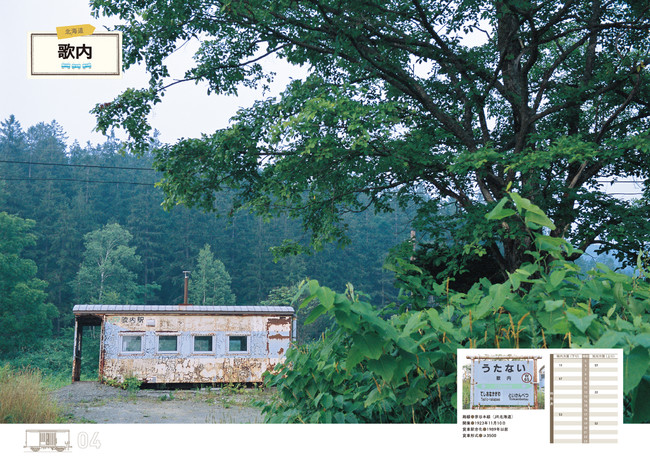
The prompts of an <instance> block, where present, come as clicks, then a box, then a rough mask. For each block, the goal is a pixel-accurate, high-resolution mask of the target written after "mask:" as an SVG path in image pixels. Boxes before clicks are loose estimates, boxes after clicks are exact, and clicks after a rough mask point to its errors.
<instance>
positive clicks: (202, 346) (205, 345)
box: [194, 335, 212, 352]
mask: <svg viewBox="0 0 650 459" xmlns="http://www.w3.org/2000/svg"><path fill="white" fill-rule="evenodd" d="M194 352H212V336H199V335H197V336H195V337H194Z"/></svg>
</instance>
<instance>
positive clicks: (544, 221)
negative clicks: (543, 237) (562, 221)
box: [524, 212, 555, 230]
mask: <svg viewBox="0 0 650 459" xmlns="http://www.w3.org/2000/svg"><path fill="white" fill-rule="evenodd" d="M524 221H525V222H526V223H531V222H532V223H534V224H536V225H539V226H545V227H547V228H550V229H552V230H554V229H555V224H554V223H553V222H552V221H551V220H550V219H549V218H548V217H547V216H546V215H544V214H541V215H540V214H536V213H532V212H527V213H526V217H525V218H524ZM534 229H537V228H534Z"/></svg>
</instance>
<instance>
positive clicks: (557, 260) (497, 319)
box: [264, 193, 650, 422]
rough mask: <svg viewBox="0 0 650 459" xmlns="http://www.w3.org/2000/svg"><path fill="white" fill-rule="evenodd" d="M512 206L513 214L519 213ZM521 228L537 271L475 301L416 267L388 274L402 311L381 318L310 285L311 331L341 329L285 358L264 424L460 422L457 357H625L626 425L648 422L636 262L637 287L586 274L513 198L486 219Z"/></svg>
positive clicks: (642, 302) (476, 295)
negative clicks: (603, 352)
mask: <svg viewBox="0 0 650 459" xmlns="http://www.w3.org/2000/svg"><path fill="white" fill-rule="evenodd" d="M513 204H514V205H513ZM510 216H516V217H518V218H520V219H521V220H522V221H523V222H524V223H525V225H526V228H528V231H529V237H531V239H533V240H534V241H535V245H536V248H537V250H536V251H531V252H528V255H529V256H530V261H529V262H527V263H524V264H522V265H521V267H520V268H519V269H517V270H516V271H515V272H514V273H511V274H510V275H509V279H508V281H506V282H503V283H498V284H492V283H490V282H489V281H487V280H486V279H482V280H481V281H480V282H478V283H476V284H475V285H473V286H472V288H471V289H470V290H469V291H468V292H467V293H457V292H454V291H452V290H450V289H449V288H448V282H447V283H442V284H440V283H438V282H436V281H435V280H434V279H432V278H431V277H430V276H428V275H427V274H426V273H424V272H423V271H422V270H421V269H420V268H419V267H417V266H415V265H413V264H411V263H409V262H405V261H399V262H397V263H396V264H395V265H394V266H392V267H391V268H392V269H393V270H394V271H395V272H396V274H397V278H398V282H399V284H400V286H401V287H402V295H401V296H400V300H399V303H396V304H393V305H391V307H390V308H389V309H386V310H384V311H377V310H376V309H375V308H373V306H372V305H370V304H369V303H367V302H365V301H362V300H360V296H359V295H358V294H356V293H355V292H354V290H353V289H352V287H351V286H348V289H347V291H346V292H345V294H339V293H335V292H333V291H332V290H330V289H328V288H326V287H322V286H320V285H319V284H318V282H316V281H314V280H312V281H310V282H309V283H306V284H305V285H304V286H303V289H304V290H308V292H309V296H308V297H307V299H305V301H304V302H303V304H307V303H308V302H309V301H312V300H314V299H317V300H318V301H319V303H320V304H319V305H318V306H317V307H316V308H315V309H314V310H313V311H312V313H311V315H310V317H309V318H308V319H307V322H309V321H312V320H315V318H317V317H318V316H319V315H321V314H330V315H331V316H333V317H334V319H335V320H336V325H337V329H336V330H334V331H332V332H330V333H328V334H327V335H326V337H325V339H324V340H323V341H319V342H317V343H314V344H313V345H309V346H303V347H293V348H291V349H290V350H289V351H288V352H287V359H286V361H285V362H284V364H282V365H279V366H277V367H276V371H275V373H274V374H267V379H266V383H267V384H268V385H269V386H274V387H277V389H278V394H279V399H278V400H277V401H276V402H275V403H274V404H272V405H270V406H268V407H267V408H266V409H265V410H264V413H265V416H266V421H267V422H454V421H455V419H456V403H457V402H456V350H457V349H458V348H500V347H501V348H567V347H571V348H622V349H623V350H624V388H623V390H624V394H625V396H626V406H627V409H626V413H625V415H626V421H632V422H647V421H650V374H649V373H648V369H649V367H650V353H649V351H648V349H649V348H650V320H649V315H648V311H649V309H650V284H649V283H648V279H647V276H646V271H645V269H644V266H643V264H642V263H641V260H642V256H641V255H640V256H639V264H638V267H637V274H636V275H635V276H633V277H631V276H627V275H624V274H620V273H617V272H614V271H612V270H611V269H609V268H608V267H606V266H604V265H597V267H596V269H593V270H590V271H588V272H586V273H585V272H582V271H581V269H580V267H579V266H578V265H576V264H575V263H572V262H569V261H566V257H567V256H568V255H571V254H573V253H576V251H575V250H574V249H573V247H572V246H571V245H570V244H569V243H568V242H567V241H566V240H564V239H561V238H555V237H551V236H548V235H546V234H544V230H543V228H544V227H547V228H551V229H552V225H553V223H552V222H551V221H550V220H549V219H548V218H547V217H546V216H545V215H544V213H543V212H542V211H541V209H539V207H537V206H535V205H534V204H532V203H531V202H530V201H528V200H526V199H522V198H521V197H519V196H518V195H517V194H515V193H511V194H510V195H509V197H506V198H504V199H503V200H502V201H501V202H499V204H498V205H497V206H496V207H495V208H494V210H493V211H492V212H490V213H489V214H488V215H487V218H488V219H491V220H495V221H499V220H501V219H503V218H505V217H510Z"/></svg>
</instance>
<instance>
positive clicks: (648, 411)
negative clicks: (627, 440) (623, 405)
mask: <svg viewBox="0 0 650 459" xmlns="http://www.w3.org/2000/svg"><path fill="white" fill-rule="evenodd" d="M633 411H634V416H632V422H635V423H641V422H644V423H647V422H650V376H643V377H642V378H641V381H639V385H638V389H637V392H636V395H635V396H634V410H633Z"/></svg>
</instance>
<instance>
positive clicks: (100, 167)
mask: <svg viewBox="0 0 650 459" xmlns="http://www.w3.org/2000/svg"><path fill="white" fill-rule="evenodd" d="M0 163H11V164H30V165H32V164H35V165H38V166H62V167H94V168H97V169H123V170H133V171H155V169H153V168H151V167H129V166H100V165H97V164H65V163H46V162H37V161H17V160H11V159H0Z"/></svg>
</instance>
